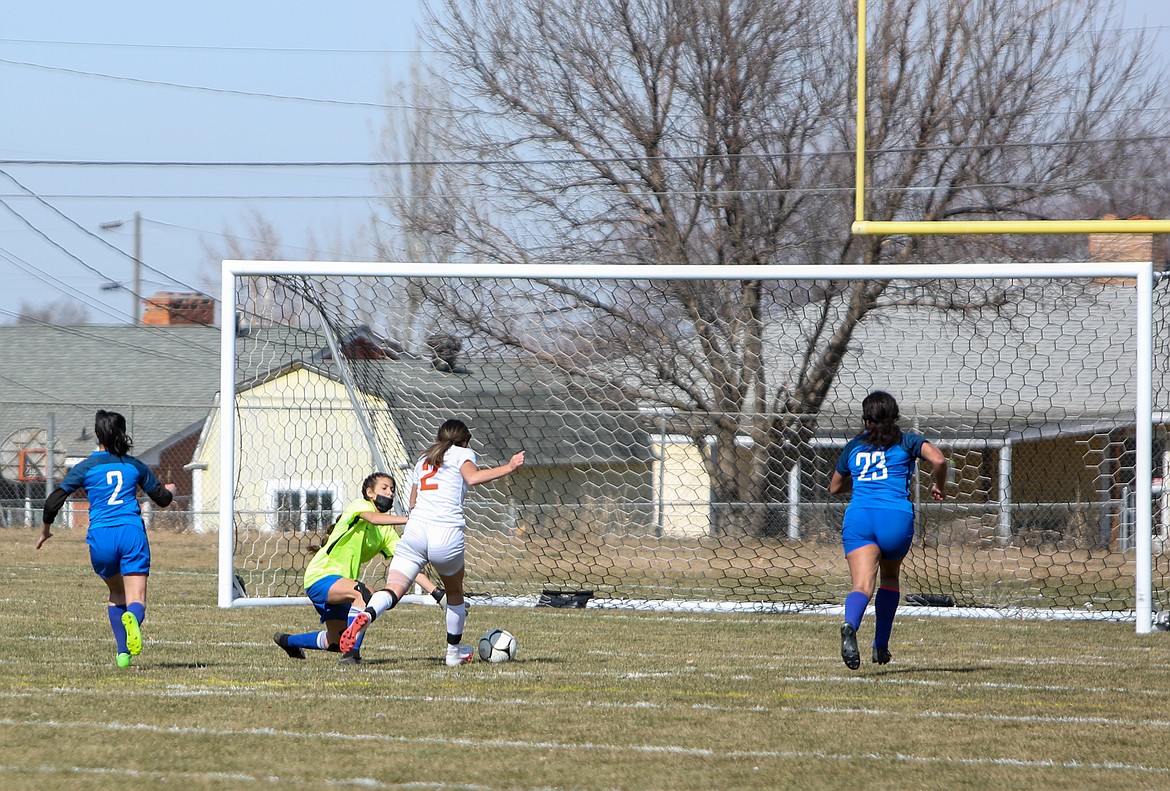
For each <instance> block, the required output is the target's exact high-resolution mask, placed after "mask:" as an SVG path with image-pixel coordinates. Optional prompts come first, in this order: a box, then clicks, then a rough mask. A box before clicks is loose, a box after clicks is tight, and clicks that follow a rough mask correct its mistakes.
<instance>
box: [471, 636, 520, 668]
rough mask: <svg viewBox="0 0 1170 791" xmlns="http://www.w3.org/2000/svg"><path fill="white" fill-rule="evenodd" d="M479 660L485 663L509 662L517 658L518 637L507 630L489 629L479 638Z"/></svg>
mask: <svg viewBox="0 0 1170 791" xmlns="http://www.w3.org/2000/svg"><path fill="white" fill-rule="evenodd" d="M479 658H480V659H482V660H484V661H485V662H508V661H510V660H512V659H515V658H516V636H515V635H514V634H512V633H511V632H509V631H508V630H507V629H489V630H488V631H486V632H484V635H483V637H481V638H479Z"/></svg>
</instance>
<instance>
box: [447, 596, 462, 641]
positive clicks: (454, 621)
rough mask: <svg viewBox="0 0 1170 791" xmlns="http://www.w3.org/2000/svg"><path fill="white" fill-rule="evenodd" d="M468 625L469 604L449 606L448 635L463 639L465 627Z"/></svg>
mask: <svg viewBox="0 0 1170 791" xmlns="http://www.w3.org/2000/svg"><path fill="white" fill-rule="evenodd" d="M466 623H467V604H466V603H464V604H448V605H447V634H449V635H451V636H452V637H459V638H460V639H462V637H463V626H464V624H466Z"/></svg>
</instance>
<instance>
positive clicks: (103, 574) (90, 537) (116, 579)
mask: <svg viewBox="0 0 1170 791" xmlns="http://www.w3.org/2000/svg"><path fill="white" fill-rule="evenodd" d="M113 532H114V531H112V530H90V531H89V532H88V533H87V534H86V536H85V543H86V544H87V545H88V546H89V562H90V565H91V566H92V567H93V571H94V573H95V574H97V575H98V577H100V578H101V580H102V582H104V583H105V585H106V588H107V590H108V594H109V595H108V597H107V603H106V612H107V614H108V615H109V619H110V631H111V632H113V634H114V646H115V654H114V655H115V659H116V661H117V663H118V666H119V667H129V666H130V648H129V646H127V645H126V627H125V625H124V624H123V623H122V616H123V615H125V614H126V591H125V589H124V588H123V586H122V571H121V558H120V557H119V554H118V546H117V542H116V541H115V540H114V539H115V538H116V537H115V536H114V535H113Z"/></svg>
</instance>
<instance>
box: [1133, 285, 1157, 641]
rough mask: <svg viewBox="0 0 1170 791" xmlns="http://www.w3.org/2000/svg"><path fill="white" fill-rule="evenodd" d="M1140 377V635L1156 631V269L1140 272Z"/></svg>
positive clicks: (1137, 426)
mask: <svg viewBox="0 0 1170 791" xmlns="http://www.w3.org/2000/svg"><path fill="white" fill-rule="evenodd" d="M1135 329H1136V332H1137V344H1136V346H1137V360H1136V364H1137V372H1136V373H1137V375H1136V377H1135V380H1136V388H1135V389H1136V391H1137V392H1136V393H1134V413H1135V414H1134V422H1135V429H1136V431H1135V434H1136V437H1135V441H1134V444H1135V447H1134V450H1135V453H1136V456H1137V458H1136V461H1135V465H1134V467H1135V469H1134V476H1135V480H1134V484H1135V486H1136V487H1137V494H1138V496H1137V497H1136V498H1135V501H1136V504H1137V505H1136V508H1135V510H1136V511H1137V513H1136V514H1135V516H1136V523H1135V524H1134V538H1135V539H1136V541H1137V546H1136V548H1135V552H1134V584H1135V588H1136V591H1135V594H1136V600H1135V603H1134V616H1135V620H1136V621H1137V626H1136V628H1137V633H1138V634H1148V633H1149V632H1150V630H1151V629H1153V540H1154V530H1153V519H1152V518H1151V516H1152V512H1153V492H1154V481H1153V472H1152V470H1151V466H1152V465H1153V461H1154V458H1153V457H1154V441H1153V434H1154V404H1153V385H1154V380H1153V367H1154V266H1153V263H1150V264H1149V265H1148V266H1143V267H1141V268H1139V270H1138V272H1137V327H1136V328H1135Z"/></svg>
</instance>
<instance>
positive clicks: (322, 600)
mask: <svg viewBox="0 0 1170 791" xmlns="http://www.w3.org/2000/svg"><path fill="white" fill-rule="evenodd" d="M339 579H342V576H341V575H340V574H330V575H329V576H328V577H322V578H321V579H319V580H317V581H316V582H314V583H313V584H312V585H310V586H309V589H308V590H307V591H305V592H306V593H308V594H309V601H311V602H313V606H314V607H316V608H317V614H318V615H320V616H321V623H325V622H326V621H346V620H349V602H342V603H341V604H330V603H329V589H330V588H332V587H333V583H335V582H337V581H338V580H339Z"/></svg>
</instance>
